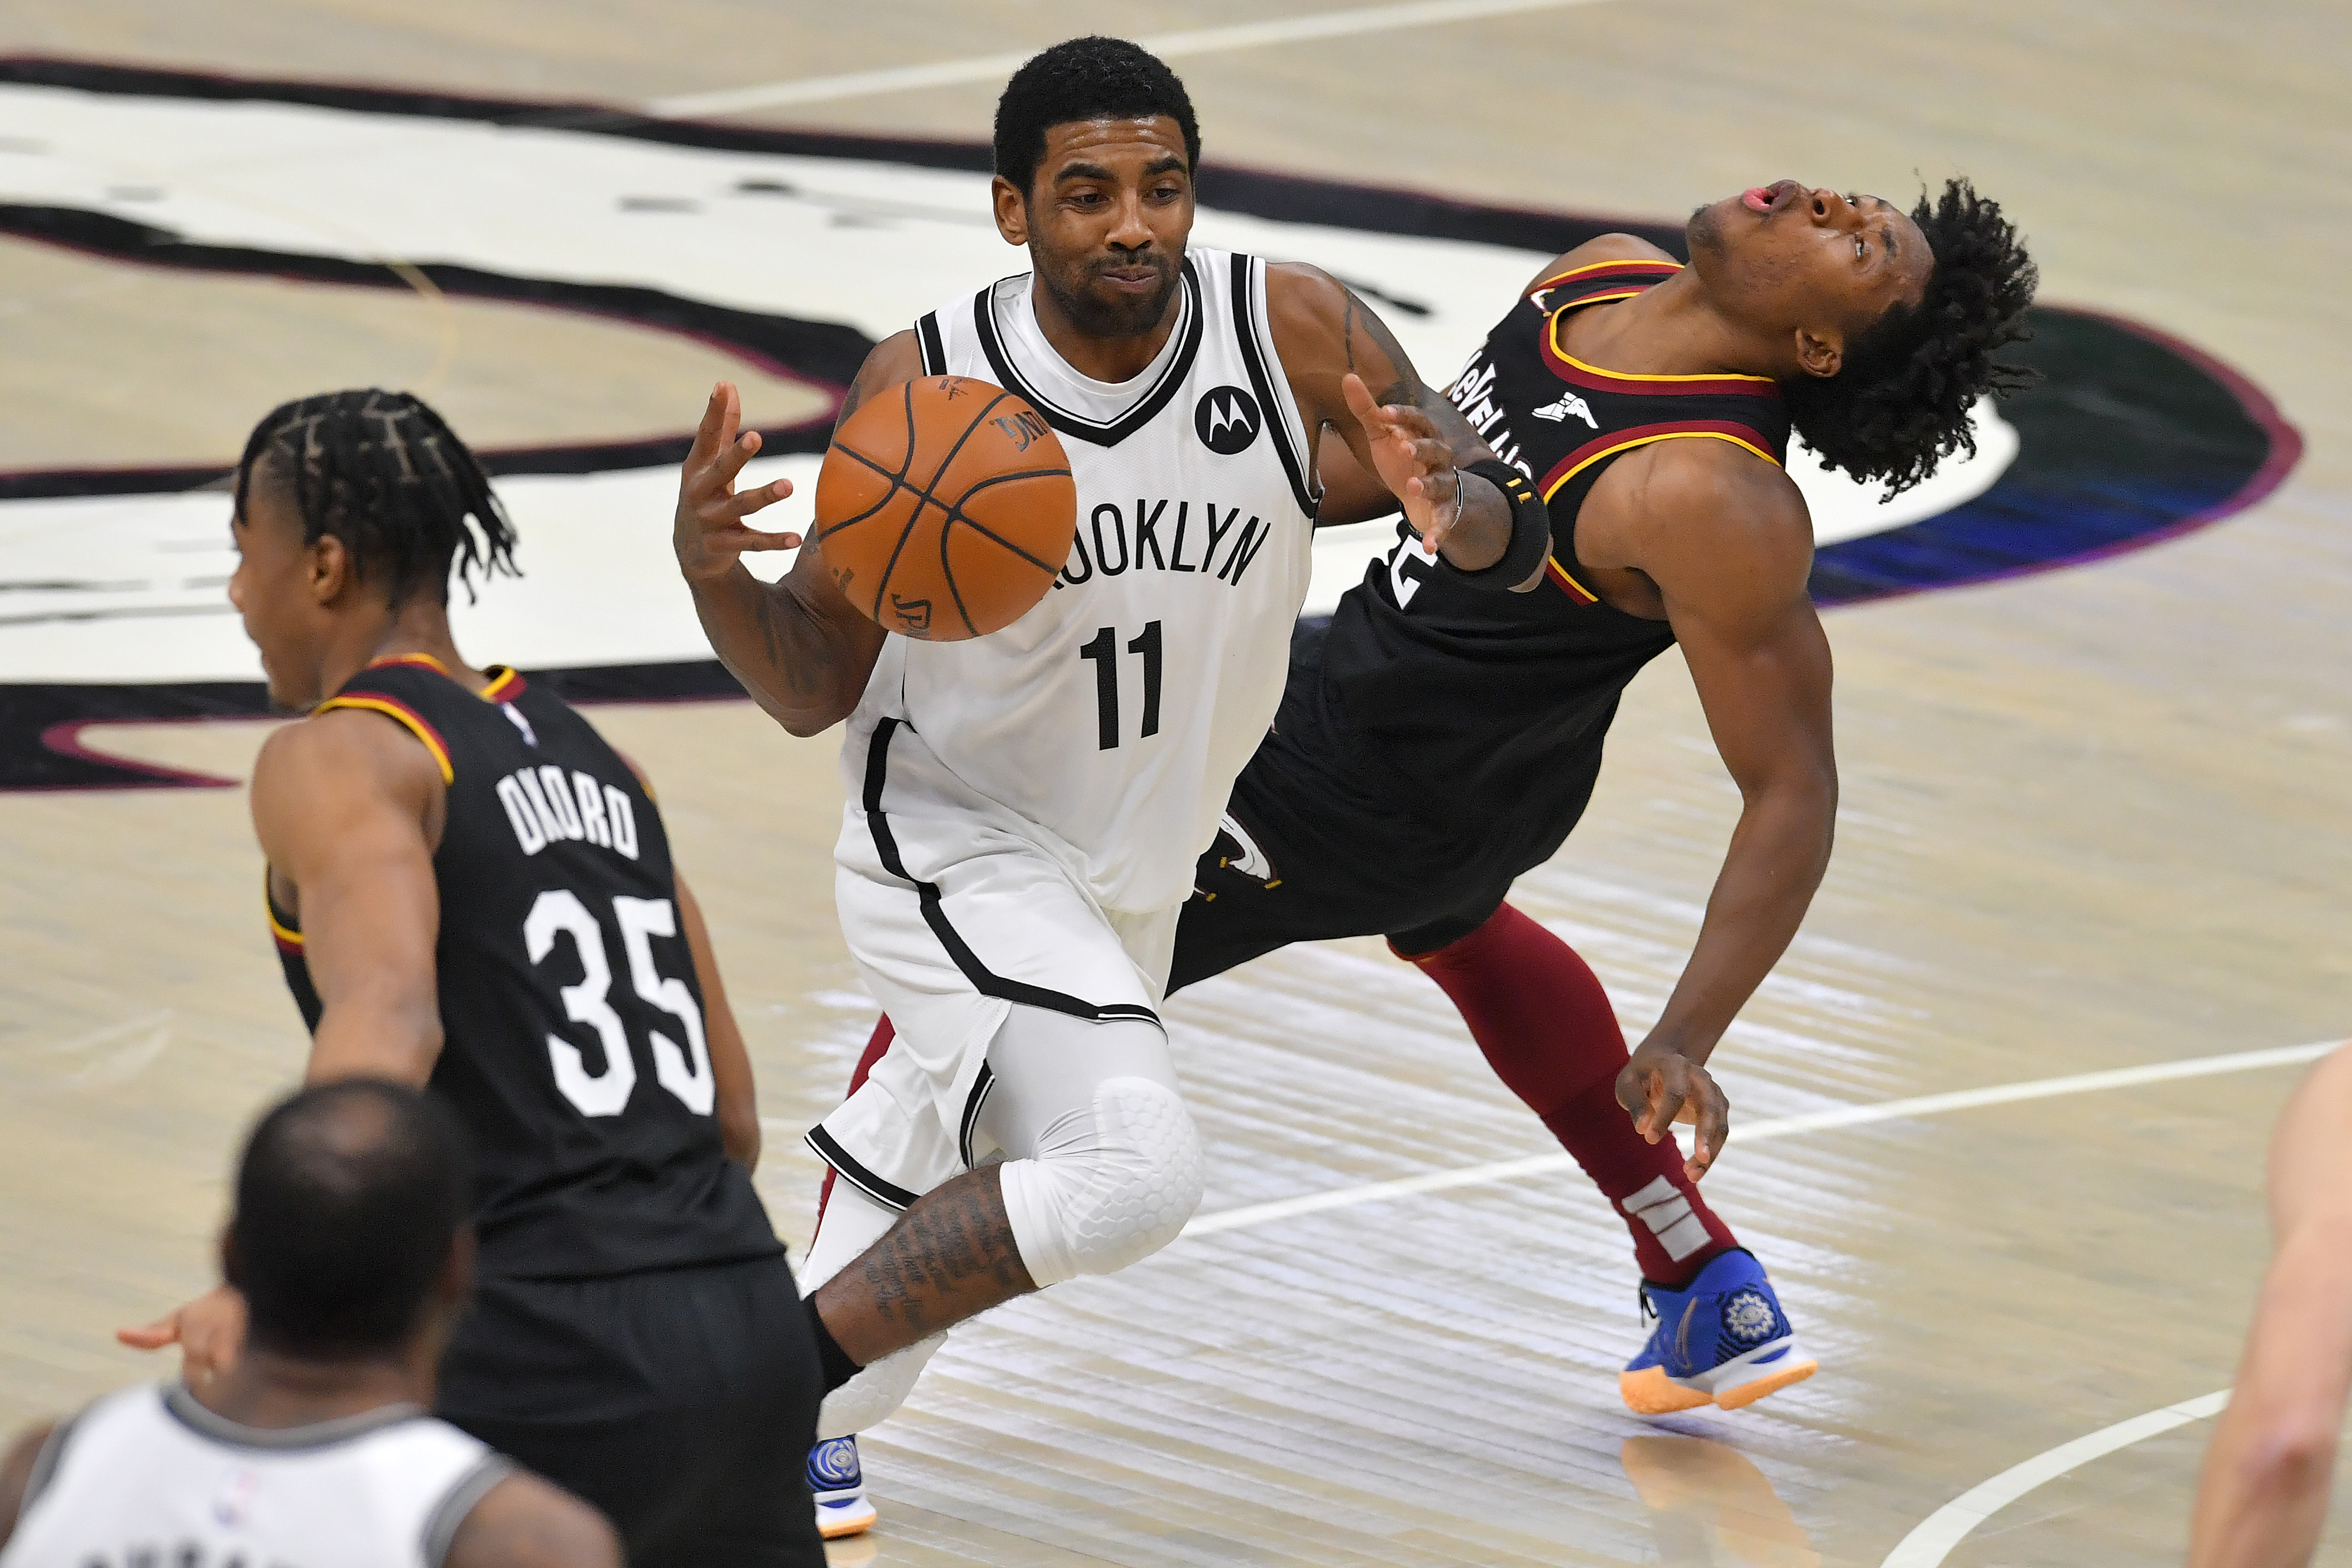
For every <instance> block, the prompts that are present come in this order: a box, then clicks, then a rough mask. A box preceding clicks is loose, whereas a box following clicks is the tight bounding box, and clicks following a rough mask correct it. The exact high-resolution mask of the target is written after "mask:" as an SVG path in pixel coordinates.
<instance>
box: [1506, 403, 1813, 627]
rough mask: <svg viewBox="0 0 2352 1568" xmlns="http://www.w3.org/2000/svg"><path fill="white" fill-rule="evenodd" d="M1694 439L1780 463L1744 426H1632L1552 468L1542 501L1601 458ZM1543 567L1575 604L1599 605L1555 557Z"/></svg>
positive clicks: (1700, 422)
mask: <svg viewBox="0 0 2352 1568" xmlns="http://www.w3.org/2000/svg"><path fill="white" fill-rule="evenodd" d="M1694 437H1696V438H1697V439H1700V440H1706V441H1728V442H1730V443H1731V444H1732V445H1733V446H1735V447H1741V448H1743V449H1744V450H1747V451H1749V452H1753V453H1755V454H1756V455H1757V456H1758V457H1759V458H1763V459H1764V460H1765V461H1766V462H1768V463H1769V464H1771V465H1772V466H1773V467H1774V468H1779V467H1780V459H1779V458H1775V457H1774V456H1772V454H1771V453H1770V452H1769V451H1768V450H1766V449H1765V447H1763V446H1762V445H1760V443H1761V441H1762V439H1763V437H1761V436H1760V435H1759V433H1758V432H1757V431H1754V430H1751V429H1749V428H1748V426H1745V425H1734V424H1732V423H1730V422H1729V421H1727V420H1721V419H1691V420H1684V421H1680V422H1677V423H1675V424H1671V425H1636V426H1633V428H1632V429H1630V430H1613V431H1612V432H1610V433H1609V434H1608V435H1606V436H1601V437H1595V438H1594V439H1592V440H1590V441H1587V442H1586V443H1585V444H1584V445H1583V446H1581V447H1578V448H1577V449H1576V450H1575V451H1573V452H1570V454H1569V455H1568V456H1567V457H1565V458H1561V459H1560V460H1559V462H1558V463H1555V464H1554V465H1552V468H1551V469H1550V471H1549V472H1548V473H1546V474H1545V475H1544V477H1543V479H1542V488H1543V498H1544V500H1546V501H1547V502H1549V500H1551V498H1552V497H1553V496H1555V495H1558V494H1559V491H1560V489H1561V487H1563V486H1564V485H1566V484H1567V483H1568V481H1569V480H1570V479H1574V478H1576V476H1577V475H1579V474H1580V473H1582V472H1583V471H1584V470H1585V469H1587V468H1591V467H1592V465H1593V464H1595V463H1598V462H1600V461H1601V460H1602V459H1603V458H1613V457H1615V456H1616V455H1617V454H1618V453H1620V452H1629V451H1631V450H1633V448H1634V447H1647V446H1649V445H1650V444H1651V443H1653V442H1655V441H1683V440H1690V439H1692V438H1694ZM1544 567H1545V572H1544V574H1545V575H1546V576H1548V577H1549V578H1550V579H1551V581H1552V583H1553V584H1555V585H1556V586H1558V587H1559V589H1560V590H1561V591H1562V592H1564V593H1566V594H1567V595H1569V597H1570V598H1572V599H1574V600H1576V601H1577V602H1578V603H1579V604H1584V605H1597V604H1599V603H1600V602H1601V595H1598V594H1595V593H1594V592H1593V591H1592V590H1591V589H1590V588H1588V587H1586V586H1585V585H1584V584H1581V583H1580V582H1578V581H1577V580H1576V578H1575V576H1574V574H1571V573H1570V571H1569V570H1568V568H1567V567H1565V566H1562V565H1561V564H1560V563H1559V557H1558V556H1556V555H1555V556H1552V557H1551V558H1549V560H1547V561H1546V562H1545V563H1544Z"/></svg>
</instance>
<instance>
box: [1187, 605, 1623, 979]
mask: <svg viewBox="0 0 2352 1568" xmlns="http://www.w3.org/2000/svg"><path fill="white" fill-rule="evenodd" d="M1327 630H1328V623H1322V622H1301V623H1300V625H1299V627H1298V630H1297V632H1296V633H1295V634H1294V635H1293V637H1292V638H1291V649H1290V677H1289V680H1288V683H1287V685H1286V688H1285V689H1284V692H1283V700H1282V709H1281V711H1280V713H1279V715H1278V716H1277V717H1276V721H1275V726H1274V729H1273V731H1272V732H1270V733H1269V734H1268V735H1267V736H1266V738H1265V742H1264V743H1262V744H1261V745H1260V746H1259V747H1258V749H1257V753H1256V754H1255V756H1253V757H1252V758H1251V759H1250V761H1249V765H1248V766H1246V767H1244V769H1243V770H1242V773H1241V777H1240V778H1238V779H1236V780H1235V781H1234V791H1233V795H1232V798H1231V801H1230V803H1229V804H1228V805H1227V806H1226V818H1227V826H1226V827H1225V828H1224V829H1223V830H1222V831H1220V832H1219V834H1218V835H1217V841H1216V843H1215V844H1213V845H1212V846H1211V847H1210V848H1209V850H1208V852H1207V853H1206V854H1204V855H1202V857H1201V862H1200V867H1199V869H1198V871H1197V873H1196V874H1195V876H1194V878H1193V886H1194V892H1193V895H1192V900H1191V901H1190V902H1189V903H1187V904H1186V905H1185V906H1184V910H1183V914H1182V916H1181V919H1180V920H1179V921H1178V922H1177V926H1176V956H1175V962H1174V963H1173V964H1172V965H1171V968H1170V972H1169V978H1168V989H1169V990H1170V991H1171V993H1172V992H1174V991H1177V990H1179V989H1181V987H1183V986H1186V985H1190V984H1193V983H1194V982H1195V981H1200V980H1205V979H1207V978H1208V977H1209V976H1210V975H1212V974H1221V973H1224V972H1225V971H1226V970H1228V969H1232V968H1234V966H1235V965H1237V964H1242V963H1248V962H1249V961H1250V960H1251V959H1253V958H1256V957H1259V956H1261V955H1263V954H1265V953H1268V952H1274V951H1275V950H1276V948H1281V947H1286V946H1288V945H1289V944H1290V943H1292V942H1321V941H1326V940H1328V939H1331V938H1335V937H1343V936H1385V937H1387V938H1388V939H1389V941H1390V942H1391V943H1393V944H1394V945H1395V947H1396V949H1397V951H1399V952H1403V953H1406V954H1408V955H1410V956H1413V957H1420V956H1422V955H1423V954H1426V953H1431V952H1436V951H1437V950H1438V949H1439V948H1441V947H1444V946H1445V945H1447V944H1448V943H1450V942H1457V941H1459V940H1460V939H1462V938H1463V937H1465V936H1467V935H1469V934H1470V932H1472V931H1475V930H1477V929H1478V927H1479V926H1481V925H1483V924H1484V923H1486V920H1487V919H1488V917H1490V916H1491V915H1493V914H1494V912H1495V910H1496V909H1498V908H1499V907H1501V905H1502V902H1503V900H1504V899H1505V898H1506V897H1507V896H1508V895H1509V893H1510V890H1511V883H1512V882H1513V881H1514V880H1515V879H1517V877H1518V876H1519V875H1520V873H1522V872H1524V871H1526V870H1527V869H1528V868H1530V867H1532V866H1536V865H1539V864H1541V863H1542V862H1543V861H1544V860H1546V859H1548V858H1550V855H1551V852H1552V850H1553V849H1555V848H1557V847H1558V846H1559V843H1560V841H1561V840H1562V839H1564V838H1566V837H1567V836H1568V833H1569V831H1570V829H1571V828H1573V827H1574V826H1575V825H1576V818H1577V817H1578V816H1581V815H1582V812H1583V805H1584V802H1585V801H1586V800H1588V799H1589V798H1590V797H1591V788H1592V780H1593V779H1594V778H1595V777H1597V776H1598V775H1599V773H1600V769H1601V743H1600V736H1599V735H1598V734H1595V735H1594V736H1593V738H1592V741H1591V744H1590V745H1589V746H1588V747H1585V748H1581V749H1580V751H1579V752H1578V754H1576V755H1574V756H1571V757H1568V758H1564V759H1561V761H1560V763H1559V767H1560V768H1561V770H1562V772H1563V773H1577V774H1580V776H1581V779H1582V784H1581V787H1580V788H1577V789H1570V790H1567V791H1559V790H1558V789H1555V791H1554V792H1553V795H1552V798H1553V799H1554V800H1555V801H1559V800H1561V799H1563V798H1565V799H1567V800H1569V801H1572V802H1573V809H1572V810H1569V811H1562V812H1558V813H1556V815H1558V816H1559V817H1560V820H1558V821H1555V822H1551V823H1548V824H1545V825H1543V826H1544V828H1545V831H1542V832H1539V833H1538V834H1536V835H1534V836H1533V837H1534V840H1535V842H1534V843H1533V844H1532V845H1531V843H1530V836H1529V835H1528V833H1527V832H1526V831H1524V830H1523V829H1524V826H1525V825H1519V826H1520V827H1521V829H1522V830H1519V831H1513V832H1508V833H1498V832H1493V831H1489V830H1485V829H1491V827H1492V826H1493V825H1491V824H1485V825H1482V824H1481V823H1479V822H1476V821H1465V820H1463V814H1461V813H1460V812H1459V811H1454V812H1451V813H1449V811H1448V806H1449V805H1451V804H1453V803H1449V802H1448V801H1446V800H1444V799H1443V798H1442V797H1438V796H1436V795H1433V792H1430V791H1427V790H1423V789H1420V788H1417V787H1416V786H1414V785H1413V784H1412V783H1411V782H1410V781H1409V780H1408V779H1407V778H1406V777H1405V776H1404V775H1403V773H1402V772H1401V771H1400V770H1399V768H1398V766H1397V764H1396V763H1395V762H1394V761H1393V760H1392V759H1391V758H1389V757H1387V756H1386V755H1384V754H1383V753H1382V752H1381V748H1380V746H1379V744H1378V743H1377V742H1373V741H1371V740H1370V739H1369V738H1367V737H1366V736H1364V735H1363V734H1362V733H1360V731H1357V730H1356V729H1355V728H1354V727H1353V726H1352V725H1350V724H1349V721H1348V718H1347V715H1346V713H1345V711H1344V710H1343V709H1342V708H1341V707H1340V705H1339V700H1338V698H1337V696H1336V694H1335V693H1333V692H1331V691H1330V690H1329V689H1328V687H1327V684H1326V683H1325V681H1324V680H1323V678H1322V645H1323V638H1324V636H1325V633H1326V631H1327ZM1553 829H1556V830H1557V831H1556V832H1555V831H1551V830H1553Z"/></svg>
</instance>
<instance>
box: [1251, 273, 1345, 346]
mask: <svg viewBox="0 0 2352 1568" xmlns="http://www.w3.org/2000/svg"><path fill="white" fill-rule="evenodd" d="M1352 298H1353V296H1351V295H1350V294H1349V292H1348V286H1347V285H1346V284H1344V283H1342V282H1340V281H1339V279H1337V278H1334V277H1332V276H1331V275H1330V274H1329V273H1328V272H1326V271H1324V270H1323V269H1322V268H1320V267H1316V266H1313V265H1311V264H1309V263H1307V262H1304V261H1269V262H1267V263H1266V264H1265V314H1266V321H1267V324H1268V325H1270V326H1271V327H1272V328H1273V329H1274V341H1275V345H1276V347H1277V348H1281V347H1286V346H1287V343H1288V342H1289V341H1290V340H1292V339H1294V338H1296V339H1297V340H1299V341H1300V342H1302V343H1303V342H1305V341H1306V339H1307V336H1309V335H1312V334H1322V335H1325V336H1328V337H1330V338H1331V339H1332V340H1333V341H1334V342H1336V341H1337V340H1338V338H1339V333H1341V332H1342V331H1345V330H1346V323H1347V318H1348V304H1349V300H1350V299H1352Z"/></svg>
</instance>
